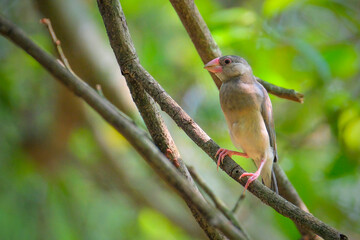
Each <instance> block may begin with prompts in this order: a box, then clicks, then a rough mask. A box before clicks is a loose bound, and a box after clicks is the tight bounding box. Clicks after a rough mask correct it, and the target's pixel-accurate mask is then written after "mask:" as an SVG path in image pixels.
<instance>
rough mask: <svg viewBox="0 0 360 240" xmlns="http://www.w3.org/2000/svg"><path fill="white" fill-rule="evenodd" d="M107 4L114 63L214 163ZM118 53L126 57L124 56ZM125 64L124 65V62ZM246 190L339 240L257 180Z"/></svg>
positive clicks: (228, 163) (231, 169)
mask: <svg viewBox="0 0 360 240" xmlns="http://www.w3.org/2000/svg"><path fill="white" fill-rule="evenodd" d="M99 3H100V4H106V5H107V7H106V8H104V9H102V11H104V10H107V11H109V12H107V13H104V12H102V11H101V13H102V15H103V19H106V20H105V21H104V23H105V27H106V30H107V33H108V37H109V40H110V44H111V47H112V48H113V50H114V53H115V56H116V58H117V60H118V63H119V64H120V65H121V66H124V67H123V68H122V73H123V75H125V76H126V75H130V76H132V77H133V78H134V79H136V80H137V81H138V82H139V83H141V85H142V86H143V87H144V89H145V91H147V92H148V93H149V94H150V96H152V97H153V98H154V100H155V101H156V102H157V103H158V104H159V105H160V107H161V109H162V110H163V111H165V112H166V113H167V114H168V115H169V116H170V117H171V118H173V120H174V121H175V122H176V123H177V125H178V126H179V127H180V128H182V129H183V130H184V132H185V133H186V134H187V135H188V136H189V137H190V138H191V139H192V140H193V141H194V142H195V143H196V144H197V145H198V146H199V147H200V148H201V149H203V151H205V152H206V153H207V154H208V155H209V156H210V157H211V158H212V159H213V160H214V162H216V158H215V157H214V156H215V153H216V151H217V150H218V149H219V146H218V145H217V144H216V143H215V142H214V141H213V140H212V139H210V137H209V136H208V135H207V134H206V133H205V132H204V131H203V130H202V129H201V128H200V127H199V126H198V125H197V124H196V123H195V122H194V121H193V120H192V119H191V118H190V116H189V115H187V114H186V113H185V111H184V110H183V109H182V108H181V107H180V106H179V105H178V104H177V103H176V102H175V101H174V100H173V99H172V98H171V97H170V96H169V95H168V94H167V93H166V92H165V90H164V89H163V88H162V87H161V86H160V85H159V83H158V82H156V80H155V79H154V78H153V77H152V76H151V75H150V74H149V73H148V72H147V71H146V70H145V69H144V68H143V67H142V66H141V65H140V63H139V60H138V58H137V56H136V54H135V52H134V51H132V50H133V49H134V46H133V43H132V41H131V37H130V34H129V32H128V28H127V24H126V19H125V16H124V14H123V12H122V9H121V7H120V4H119V3H118V1H117V0H108V1H100V0H99ZM122 56H127V57H126V58H124V57H122ZM124 63H126V64H124ZM222 169H223V170H224V171H225V172H226V173H227V174H228V175H229V176H231V177H232V178H233V179H234V180H236V181H239V180H238V179H239V176H240V175H241V174H242V173H244V172H245V171H244V170H243V169H242V168H241V167H240V166H239V165H237V164H236V163H235V162H234V161H233V160H232V159H231V158H229V157H226V158H225V160H224V164H223V165H222ZM246 180H247V179H241V181H240V183H241V184H242V185H245V183H246ZM249 191H250V192H251V193H253V194H254V195H255V196H256V197H258V198H259V199H260V200H261V201H263V202H264V203H265V204H267V205H269V206H271V207H272V208H274V209H275V210H276V211H277V212H279V213H280V214H282V215H284V216H286V217H289V218H290V219H292V220H293V221H294V222H296V223H298V224H300V225H302V226H303V227H305V228H307V229H310V230H312V231H314V232H315V233H317V234H318V235H320V236H322V237H324V238H325V239H340V236H341V235H340V233H339V232H338V231H337V230H336V229H334V228H332V227H330V226H328V225H327V224H325V223H323V222H322V221H320V220H319V219H317V218H315V217H314V216H313V215H311V214H310V213H307V212H305V211H303V210H301V209H300V208H298V207H297V206H294V205H293V204H292V203H290V202H288V201H286V200H285V199H283V198H282V197H281V196H279V195H277V194H275V193H274V192H273V191H271V190H270V189H268V188H267V187H265V186H264V185H263V184H261V183H260V182H258V181H257V182H254V183H253V184H252V185H251V186H250V187H249Z"/></svg>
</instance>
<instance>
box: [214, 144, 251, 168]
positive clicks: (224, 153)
mask: <svg viewBox="0 0 360 240" xmlns="http://www.w3.org/2000/svg"><path fill="white" fill-rule="evenodd" d="M218 155H219V157H218V160H217V164H216V165H217V170H218V171H219V166H220V162H221V164H223V161H224V158H225V157H226V156H229V157H231V156H233V155H239V156H242V157H245V158H248V157H249V156H248V155H247V154H246V153H241V152H236V151H231V150H228V149H225V148H219V150H218V151H217V152H216V154H215V157H216V156H218Z"/></svg>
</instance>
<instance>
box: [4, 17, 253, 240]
mask: <svg viewBox="0 0 360 240" xmlns="http://www.w3.org/2000/svg"><path fill="white" fill-rule="evenodd" d="M0 33H1V34H2V35H4V36H6V37H7V38H9V39H10V40H11V41H12V42H13V43H15V44H16V45H18V46H19V47H21V48H22V49H23V50H25V51H26V52H27V53H28V54H29V55H31V56H32V57H33V58H34V59H35V60H37V61H38V62H39V63H40V64H41V65H42V66H43V67H44V68H45V69H46V70H47V71H48V72H49V73H50V74H52V75H53V76H54V77H55V78H56V79H57V80H59V81H60V82H61V83H62V84H64V85H65V86H66V87H67V88H68V89H69V90H70V91H72V92H73V93H74V94H76V95H77V96H79V97H81V98H82V99H83V100H85V102H86V103H88V104H89V105H90V106H91V107H92V108H93V109H94V110H95V111H97V112H98V113H99V114H100V115H101V116H102V117H103V118H104V119H105V120H106V121H107V122H108V123H109V124H111V125H112V126H113V127H114V128H115V129H116V130H117V131H118V132H119V133H121V134H122V135H123V136H124V137H125V138H126V139H127V140H128V141H129V142H130V144H131V145H132V146H133V147H134V148H135V149H136V151H137V152H138V153H139V154H140V155H141V156H142V157H143V158H144V159H145V160H146V161H147V163H148V164H149V165H150V166H151V167H152V168H153V169H154V171H155V172H156V173H157V174H158V175H159V176H160V177H162V178H163V179H164V180H165V182H166V183H167V184H168V185H169V186H171V187H172V188H173V189H174V190H175V191H176V192H177V193H178V194H179V195H180V196H181V197H182V198H183V199H184V200H186V201H191V202H192V204H193V205H194V206H195V207H196V208H197V210H198V211H199V212H200V214H202V215H203V216H204V218H205V219H206V220H207V222H209V224H211V225H212V226H214V227H216V228H218V229H219V230H220V231H221V232H223V233H224V234H225V235H226V236H227V237H229V238H230V239H246V238H245V237H244V235H243V234H242V233H241V232H240V231H239V230H238V229H237V228H236V227H234V226H233V225H231V224H228V220H227V219H226V218H225V217H224V216H223V215H222V214H221V213H220V212H219V210H217V209H216V208H214V207H212V206H211V205H209V204H208V203H207V202H206V201H205V200H204V199H203V198H201V197H199V196H198V194H197V192H196V191H195V190H194V188H193V187H189V182H188V181H187V180H186V179H185V178H184V177H183V176H181V175H180V173H179V172H178V171H177V170H176V168H174V166H173V165H172V164H171V163H170V162H169V160H168V159H167V158H166V157H165V156H164V155H163V154H162V153H161V152H160V150H159V149H158V148H157V147H156V146H155V145H154V143H153V142H152V141H151V140H150V139H149V138H148V137H147V133H146V132H144V131H143V130H141V129H140V128H138V127H137V126H136V125H135V124H134V123H133V122H132V121H130V120H129V119H128V117H127V116H125V115H124V114H123V113H121V112H120V111H118V110H117V109H116V108H115V107H114V106H113V105H112V104H111V103H110V102H108V101H107V100H106V99H104V98H103V97H101V96H100V95H99V94H97V93H96V92H95V91H94V90H93V89H92V88H91V87H89V86H88V85H87V84H86V83H85V82H83V81H82V80H81V79H79V78H77V77H76V76H74V75H72V74H71V73H70V72H69V71H68V70H67V69H65V68H64V67H63V66H62V65H61V64H60V63H58V62H57V61H56V59H55V58H53V57H52V56H50V55H49V54H48V53H46V52H45V51H44V50H42V49H41V48H39V47H38V46H37V45H36V44H35V43H34V42H33V41H31V40H30V39H29V38H28V37H27V36H26V35H25V34H24V33H23V32H22V31H21V30H20V29H19V28H17V27H16V26H15V25H13V24H12V23H10V22H9V21H7V20H6V19H4V18H3V17H2V16H0Z"/></svg>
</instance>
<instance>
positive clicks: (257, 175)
mask: <svg viewBox="0 0 360 240" xmlns="http://www.w3.org/2000/svg"><path fill="white" fill-rule="evenodd" d="M249 176H250V178H249V179H248V180H247V182H246V184H245V189H244V192H245V191H246V190H247V189H248V187H249V185H250V183H252V182H253V181H255V180H256V179H257V178H258V177H259V176H260V173H259V172H255V173H243V174H241V176H240V177H239V180H240V179H241V178H243V177H249Z"/></svg>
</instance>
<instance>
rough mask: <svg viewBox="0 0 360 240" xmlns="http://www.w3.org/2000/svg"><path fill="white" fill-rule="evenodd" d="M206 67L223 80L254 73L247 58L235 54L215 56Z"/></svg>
mask: <svg viewBox="0 0 360 240" xmlns="http://www.w3.org/2000/svg"><path fill="white" fill-rule="evenodd" d="M204 68H205V69H206V70H208V71H209V72H212V73H215V75H216V76H217V77H218V78H219V79H220V80H221V81H223V82H224V81H227V80H230V79H233V78H236V77H240V76H244V75H250V76H251V75H252V70H251V67H250V65H249V64H248V63H247V62H246V60H245V59H243V58H241V57H238V56H234V55H227V56H223V57H219V58H215V59H213V60H211V61H210V62H208V63H207V64H205V66H204Z"/></svg>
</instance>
